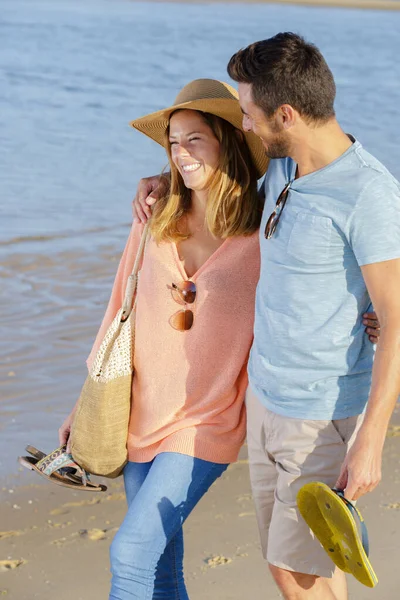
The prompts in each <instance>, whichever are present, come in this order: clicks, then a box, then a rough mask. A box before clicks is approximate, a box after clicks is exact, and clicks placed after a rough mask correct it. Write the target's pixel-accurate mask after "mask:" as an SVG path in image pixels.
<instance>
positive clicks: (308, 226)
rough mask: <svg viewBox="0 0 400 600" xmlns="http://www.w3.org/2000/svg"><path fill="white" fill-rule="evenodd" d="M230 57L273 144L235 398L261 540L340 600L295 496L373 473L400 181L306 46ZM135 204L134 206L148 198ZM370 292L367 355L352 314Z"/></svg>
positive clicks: (396, 378)
mask: <svg viewBox="0 0 400 600" xmlns="http://www.w3.org/2000/svg"><path fill="white" fill-rule="evenodd" d="M228 72H229V75H230V76H231V77H232V79H234V80H235V81H236V82H238V84H239V97H240V103H241V107H242V111H243V128H244V129H245V130H247V131H248V130H253V131H254V133H255V134H256V135H258V136H259V137H260V138H261V140H262V141H263V144H264V147H265V150H266V153H267V155H268V156H269V157H270V158H271V163H270V166H269V168H268V172H267V175H266V178H265V182H264V192H265V197H266V202H265V209H264V215H263V220H262V224H261V229H260V246H261V257H262V259H261V263H262V264H261V274H260V282H259V285H258V289H257V298H256V319H255V328H254V343H253V348H252V352H251V356H250V361H249V379H250V389H249V393H248V397H247V409H248V448H249V463H250V476H251V483H252V489H253V496H254V501H255V504H256V512H257V519H258V523H259V529H260V536H261V543H262V547H263V551H264V554H265V557H266V558H267V560H268V562H269V566H270V569H271V572H272V575H273V576H274V578H275V581H276V583H277V585H278V586H279V588H280V590H281V591H282V593H283V595H284V597H285V598H286V599H287V600H297V599H298V600H301V599H303V598H307V600H314V599H318V600H335V599H336V600H345V599H346V598H347V589H346V581H345V578H344V574H343V573H342V572H340V571H338V570H336V571H334V569H333V563H331V561H330V558H329V557H328V556H327V555H326V554H325V553H324V551H323V550H322V549H321V547H320V545H319V542H318V541H317V540H316V539H315V538H314V537H313V535H312V534H311V532H310V530H309V529H308V527H307V526H306V524H305V523H304V521H303V520H302V519H301V517H300V516H299V513H298V511H297V507H296V495H297V492H298V490H299V488H300V487H301V486H302V485H304V484H305V483H307V482H310V481H323V482H325V483H327V484H328V485H329V486H331V487H334V486H335V487H338V488H341V489H345V495H346V497H347V498H348V499H350V500H356V499H358V498H359V497H360V496H362V495H363V494H365V493H367V492H369V491H371V490H373V489H374V488H375V487H376V485H377V484H378V482H379V481H380V478H381V462H382V449H383V444H384V440H385V435H386V431H387V427H388V423H389V419H390V416H391V414H392V411H393V409H394V406H395V403H396V400H397V398H398V396H399V393H400V189H399V184H398V182H397V181H396V180H395V179H394V178H393V177H392V176H391V175H390V173H389V172H388V171H387V170H386V169H385V167H384V166H383V165H382V164H381V163H379V161H377V160H376V159H375V158H374V157H372V156H371V155H370V154H369V153H368V152H366V151H365V150H364V149H363V148H362V146H361V144H360V143H359V142H358V141H356V140H355V139H354V138H353V137H352V136H350V135H347V134H346V133H344V132H343V130H342V129H341V128H340V126H339V124H338V122H337V120H336V117H335V112H334V99H335V92H336V90H335V83H334V79H333V76H332V73H331V71H330V70H329V68H328V66H327V64H326V62H325V60H324V58H323V56H322V55H321V53H320V52H319V50H318V49H317V48H316V47H315V46H314V45H312V44H309V43H307V42H306V41H305V40H304V39H303V38H301V37H300V36H298V35H295V34H292V33H281V34H278V35H276V36H275V37H273V38H270V39H268V40H264V41H261V42H257V43H255V44H252V45H251V46H249V47H248V48H245V49H244V50H241V51H239V52H238V53H236V54H235V55H234V56H233V57H232V58H231V60H230V62H229V65H228ZM141 185H142V189H146V191H149V190H151V189H152V188H153V187H155V185H156V184H155V182H154V180H149V181H146V182H143V183H142V184H141ZM139 194H140V195H141V190H139ZM145 195H147V194H145ZM153 196H154V194H153ZM152 201H153V200H151V201H149V203H151V202H152ZM136 206H137V209H138V210H137V214H138V216H139V218H140V217H143V211H144V212H146V211H148V210H149V208H148V206H145V202H143V201H142V202H137V203H136ZM143 207H144V208H143ZM143 218H144V217H143ZM371 301H372V303H373V305H374V308H375V310H376V313H377V315H378V318H379V321H380V324H381V336H380V342H379V345H378V348H377V351H376V355H375V360H374V356H373V348H372V346H371V345H370V344H368V343H367V342H366V339H365V336H364V335H363V333H364V332H363V326H362V315H363V314H364V313H365V311H366V310H367V307H368V305H369V304H370V302H371ZM365 407H367V408H366V412H365V415H363V411H364V409H365Z"/></svg>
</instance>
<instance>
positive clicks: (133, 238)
mask: <svg viewBox="0 0 400 600" xmlns="http://www.w3.org/2000/svg"><path fill="white" fill-rule="evenodd" d="M143 229H144V225H143V224H142V223H137V222H136V221H135V222H134V223H133V226H132V229H131V231H130V234H129V237H128V241H127V243H126V246H125V249H124V252H123V254H122V257H121V260H120V263H119V266H118V270H117V274H116V276H115V280H114V285H113V288H112V291H111V297H110V300H109V303H108V306H107V309H106V312H105V314H104V317H103V321H102V323H101V325H100V329H99V331H98V333H97V336H96V339H95V341H94V344H93V348H92V350H91V352H90V354H89V357H88V359H87V361H86V364H87V366H88V369H90V367H91V365H92V363H93V360H94V357H95V356H96V353H97V351H98V349H99V347H100V344H101V342H102V341H103V338H104V336H105V334H106V332H107V329H108V328H109V326H110V325H111V323H112V322H113V320H114V318H115V315H116V314H117V313H118V311H119V309H120V308H121V307H122V303H123V301H124V296H125V289H126V284H127V281H128V277H129V275H130V274H131V273H132V269H133V265H134V263H135V258H136V254H137V251H138V248H139V244H140V239H141V236H142V233H143Z"/></svg>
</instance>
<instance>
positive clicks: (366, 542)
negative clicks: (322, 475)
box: [333, 488, 369, 556]
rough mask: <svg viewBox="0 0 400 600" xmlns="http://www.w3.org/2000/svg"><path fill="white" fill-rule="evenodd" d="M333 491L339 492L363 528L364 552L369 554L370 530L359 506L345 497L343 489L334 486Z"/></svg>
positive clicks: (361, 528)
mask: <svg viewBox="0 0 400 600" xmlns="http://www.w3.org/2000/svg"><path fill="white" fill-rule="evenodd" d="M333 491H334V492H335V494H337V495H338V496H339V497H340V498H341V499H342V500H343V502H344V503H345V505H346V506H347V508H348V509H349V510H350V512H351V514H352V516H353V517H354V520H355V522H356V524H357V525H358V526H359V529H360V530H361V541H362V545H363V548H364V552H365V554H366V555H367V556H369V539H368V531H367V527H366V525H365V523H364V519H363V518H362V516H361V513H360V511H359V510H358V508H357V507H356V506H354V504H353V502H351V501H350V500H347V498H345V496H344V492H343V490H337V489H335V488H333Z"/></svg>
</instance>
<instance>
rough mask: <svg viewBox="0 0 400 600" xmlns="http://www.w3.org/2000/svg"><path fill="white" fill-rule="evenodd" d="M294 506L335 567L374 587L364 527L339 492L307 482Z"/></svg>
mask: <svg viewBox="0 0 400 600" xmlns="http://www.w3.org/2000/svg"><path fill="white" fill-rule="evenodd" d="M297 506H298V508H299V511H300V514H301V516H302V517H303V519H304V520H305V522H306V523H307V525H308V526H309V528H310V529H311V531H312V532H313V533H314V535H315V537H316V538H317V539H318V540H319V542H320V543H321V545H322V547H323V548H324V550H325V551H326V552H327V554H328V555H329V556H330V558H331V559H332V560H333V562H334V563H335V565H336V566H337V567H339V569H341V570H342V571H345V572H346V573H351V574H352V575H353V576H354V577H355V578H356V579H358V581H359V582H360V583H362V584H364V585H366V586H367V587H371V588H373V587H375V586H376V584H377V583H378V578H377V576H376V574H375V572H374V570H373V568H372V565H371V563H370V561H369V559H368V554H369V543H368V532H367V528H366V525H365V523H364V520H363V518H362V516H361V513H360V511H359V510H358V509H357V508H356V507H355V505H354V504H353V502H350V501H349V500H347V499H346V498H345V497H344V493H343V491H341V490H335V489H333V490H332V489H331V488H330V487H329V486H327V485H326V484H325V483H321V482H317V481H316V482H312V483H307V484H306V485H304V486H303V487H302V488H301V489H300V490H299V492H298V494H297Z"/></svg>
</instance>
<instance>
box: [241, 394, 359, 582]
mask: <svg viewBox="0 0 400 600" xmlns="http://www.w3.org/2000/svg"><path fill="white" fill-rule="evenodd" d="M246 404H247V444H248V452H249V465H250V479H251V486H252V492H253V498H254V502H255V507H256V515H257V521H258V527H259V531H260V538H261V546H262V550H263V554H264V557H265V558H266V559H267V560H268V562H269V563H271V564H273V565H275V566H277V567H281V568H282V569H288V570H289V571H296V572H298V573H308V574H311V575H319V576H321V577H331V576H332V574H333V571H334V568H335V566H334V564H333V562H332V561H331V559H330V558H329V556H328V555H327V554H326V553H325V551H324V550H323V549H322V547H321V545H320V544H319V542H318V540H317V539H315V537H314V536H313V534H312V533H311V531H310V530H309V528H308V526H307V525H306V523H305V521H304V520H303V519H302V517H301V515H300V513H299V511H298V509H297V505H296V495H297V492H298V490H299V489H300V488H301V486H302V485H304V484H305V483H308V482H310V481H322V482H324V483H326V484H327V485H329V486H330V487H333V486H334V485H335V483H336V480H337V477H338V475H339V472H340V468H341V465H342V462H343V460H344V458H345V455H346V452H347V450H348V448H349V447H350V446H351V444H352V443H353V441H354V438H355V436H356V433H357V431H358V428H359V426H360V425H361V421H362V415H359V416H356V417H349V418H347V419H340V420H336V421H309V420H302V419H294V418H290V417H283V416H281V415H278V414H275V413H273V412H271V411H269V410H268V409H267V408H265V406H263V405H262V404H261V402H260V401H259V400H258V398H256V396H255V395H254V393H253V392H252V391H251V390H250V388H249V389H248V392H247V398H246Z"/></svg>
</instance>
